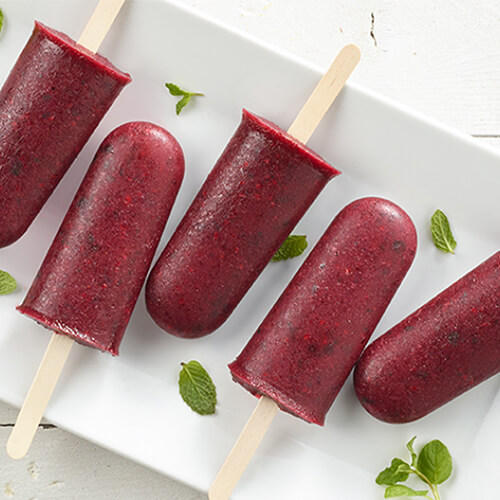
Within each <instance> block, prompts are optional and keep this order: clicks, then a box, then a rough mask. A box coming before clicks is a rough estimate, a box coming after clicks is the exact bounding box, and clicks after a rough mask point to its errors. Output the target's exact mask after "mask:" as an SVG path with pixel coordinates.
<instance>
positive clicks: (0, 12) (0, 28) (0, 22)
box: [0, 9, 3, 33]
mask: <svg viewBox="0 0 500 500" xmlns="http://www.w3.org/2000/svg"><path fill="white" fill-rule="evenodd" d="M2 28H3V12H2V9H0V33H1V32H2Z"/></svg>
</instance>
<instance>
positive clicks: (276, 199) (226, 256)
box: [146, 46, 359, 338]
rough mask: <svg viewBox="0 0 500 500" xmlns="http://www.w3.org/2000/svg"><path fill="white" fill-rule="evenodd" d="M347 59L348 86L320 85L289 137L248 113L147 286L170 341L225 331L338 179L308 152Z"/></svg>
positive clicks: (351, 56)
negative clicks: (317, 200)
mask: <svg viewBox="0 0 500 500" xmlns="http://www.w3.org/2000/svg"><path fill="white" fill-rule="evenodd" d="M342 57H343V58H341V59H340V60H339V61H337V65H338V67H339V68H340V65H341V64H343V65H344V66H343V67H342V68H341V69H342V70H344V73H345V79H344V80H342V78H338V79H334V78H332V79H330V80H327V81H325V84H324V85H322V86H321V87H320V86H318V88H317V90H316V91H315V93H314V94H313V95H312V96H311V98H310V99H309V101H308V102H307V103H306V105H305V106H304V108H303V110H302V111H301V113H300V114H299V115H298V117H297V119H296V120H295V122H294V124H293V125H292V126H291V128H290V129H289V131H288V133H286V132H284V131H283V130H281V129H280V128H279V127H278V126H276V125H274V124H273V123H271V122H269V121H267V120H265V119H263V118H260V117H258V116H255V115H253V114H252V113H249V112H248V111H246V110H244V111H243V117H242V121H241V124H240V126H239V128H238V129H237V130H236V133H235V134H234V136H233V137H232V139H231V140H230V141H229V143H228V145H227V146H226V148H225V150H224V152H223V153H222V156H221V157H220V158H219V160H218V161H217V163H216V165H215V167H214V168H213V170H212V171H211V172H210V174H209V175H208V178H207V179H206V181H205V183H204V184H203V186H202V187H201V189H200V191H199V193H198V195H197V196H196V198H195V199H194V201H193V203H192V204H191V206H190V207H189V209H188V211H187V213H186V214H185V216H184V218H183V219H182V221H181V222H180V224H179V226H178V227H177V229H176V231H175V233H174V235H173V236H172V238H171V239H170V241H169V242H168V244H167V246H166V248H165V250H164V251H163V253H162V255H161V256H160V258H159V259H158V262H157V263H156V264H155V266H154V268H153V270H152V271H151V274H150V277H149V278H148V282H147V285H146V303H147V307H148V311H149V313H150V314H151V316H152V318H153V319H154V320H155V322H156V323H157V324H158V326H160V327H161V328H162V329H164V330H165V331H167V332H168V333H171V334H173V335H177V336H180V337H185V338H196V337H201V336H204V335H207V334H209V333H211V332H213V331H214V330H216V329H217V328H219V327H220V326H221V325H222V324H223V323H224V321H226V319H227V318H228V317H229V315H230V314H231V313H232V311H233V310H234V308H235V307H236V306H237V305H238V303H239V302H240V301H241V299H242V298H243V296H244V295H245V294H246V292H247V291H248V289H249V288H250V287H251V286H252V284H253V283H254V281H255V280H256V279H257V277H258V276H259V275H260V273H261V272H262V270H263V269H264V268H265V266H266V265H267V264H268V263H269V261H270V260H271V258H272V256H273V255H274V254H275V253H276V251H277V250H278V249H279V247H280V246H281V244H282V243H283V241H284V240H285V239H286V237H287V236H288V234H289V233H290V232H291V231H292V229H293V228H294V227H295V225H296V224H297V223H298V221H299V220H300V219H301V218H302V216H303V215H304V213H305V212H306V211H307V209H308V208H309V206H310V205H311V203H312V202H313V201H314V199H315V198H316V197H317V196H318V194H319V193H320V192H321V190H322V189H323V187H324V186H325V185H326V184H327V182H328V181H329V180H330V179H332V178H333V177H334V176H336V175H338V174H339V172H338V171H337V170H335V169H334V168H333V167H331V166H330V165H329V164H328V163H326V162H325V161H324V160H323V159H321V158H320V157H319V156H318V155H316V154H315V153H314V152H313V151H311V150H310V149H309V148H307V147H306V146H305V145H304V143H305V142H307V140H308V139H309V137H310V135H311V134H312V132H313V130H314V128H315V127H316V126H317V124H318V123H319V120H320V119H321V117H322V116H323V114H324V113H325V112H326V110H327V109H328V107H329V105H330V103H331V102H332V101H333V99H334V98H335V96H336V95H337V93H338V92H339V91H340V89H341V88H342V86H343V84H344V82H345V80H346V79H347V77H348V76H349V74H350V72H351V71H352V70H353V69H354V66H355V64H356V63H357V61H358V60H359V50H358V49H357V47H355V46H347V47H346V48H345V49H344V51H343V53H342ZM334 64H335V63H334ZM325 95H326V96H327V97H328V99H326V100H325V99H324V97H325ZM317 110H320V112H319V113H316V111H317Z"/></svg>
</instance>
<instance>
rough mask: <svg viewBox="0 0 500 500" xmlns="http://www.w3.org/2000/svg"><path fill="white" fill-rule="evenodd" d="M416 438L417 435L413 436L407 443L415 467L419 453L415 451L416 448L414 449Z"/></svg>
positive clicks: (412, 464)
mask: <svg viewBox="0 0 500 500" xmlns="http://www.w3.org/2000/svg"><path fill="white" fill-rule="evenodd" d="M415 439H417V436H413V437H412V438H411V439H410V441H408V442H407V443H406V448H407V450H408V451H409V452H410V455H411V466H412V467H415V466H416V465H417V454H416V453H415V450H414V449H413V443H414V442H415Z"/></svg>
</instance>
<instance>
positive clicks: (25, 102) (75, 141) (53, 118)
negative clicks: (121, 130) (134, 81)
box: [0, 1, 131, 248]
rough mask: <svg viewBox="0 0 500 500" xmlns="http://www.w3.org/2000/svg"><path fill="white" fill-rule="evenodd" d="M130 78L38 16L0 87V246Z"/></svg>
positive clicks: (31, 213) (25, 221) (21, 226)
mask: <svg viewBox="0 0 500 500" xmlns="http://www.w3.org/2000/svg"><path fill="white" fill-rule="evenodd" d="M105 3H108V4H109V1H108V2H105ZM97 21H100V19H99V17H98V18H97ZM99 26H101V23H99ZM96 50H97V48H96ZM130 81H131V80H130V76H129V75H128V74H126V73H123V72H122V71H120V70H118V69H116V68H115V67H114V66H113V65H112V64H111V63H110V62H109V61H108V60H106V59H105V58H104V57H102V56H100V55H98V54H94V53H93V52H92V50H89V49H88V48H86V47H84V46H83V45H81V44H77V43H76V42H74V41H73V40H71V39H70V38H69V37H67V36H66V35H64V34H63V33H60V32H58V31H56V30H53V29H51V28H49V27H47V26H45V25H43V24H42V23H40V22H35V28H34V31H33V34H32V36H31V38H30V39H29V40H28V42H27V44H26V46H25V47H24V49H23V51H22V53H21V54H20V56H19V58H18V60H17V62H16V63H15V65H14V67H13V68H12V71H11V72H10V74H9V76H8V78H7V80H6V81H5V84H4V85H3V87H2V89H1V90H0V136H1V138H2V140H1V141H0V248H1V247H5V246H7V245H10V244H12V243H14V242H15V241H16V240H17V239H19V238H20V237H21V236H22V235H23V234H24V232H25V231H26V230H27V229H28V227H29V225H30V224H31V223H32V222H33V220H34V218H35V217H36V216H37V215H38V213H39V212H40V210H41V208H42V206H43V205H44V204H45V202H46V201H47V199H48V198H49V196H50V195H51V194H52V192H53V191H54V189H55V188H56V186H57V184H58V183H59V181H60V180H61V178H62V177H63V175H64V174H65V173H66V171H67V170H68V168H69V167H70V165H71V164H72V163H73V161H74V159H75V158H76V156H77V155H78V153H79V152H80V150H81V149H82V148H83V146H84V145H85V143H86V142H87V141H88V139H89V137H90V136H91V135H92V133H93V131H94V129H95V128H96V127H97V125H98V124H99V122H100V121H101V119H102V118H103V116H104V115H105V114H106V112H107V111H108V109H109V108H110V106H111V105H112V104H113V102H114V100H115V99H116V97H117V96H118V94H119V93H120V92H121V90H122V89H123V87H124V86H125V85H127V84H128V83H129V82H130Z"/></svg>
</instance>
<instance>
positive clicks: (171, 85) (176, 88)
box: [165, 83, 186, 96]
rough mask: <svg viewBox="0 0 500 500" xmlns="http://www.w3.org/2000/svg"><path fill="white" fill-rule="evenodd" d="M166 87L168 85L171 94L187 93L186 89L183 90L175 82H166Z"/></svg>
mask: <svg viewBox="0 0 500 500" xmlns="http://www.w3.org/2000/svg"><path fill="white" fill-rule="evenodd" d="M165 87H167V89H168V90H169V91H170V95H175V96H177V95H186V93H185V92H184V90H181V88H180V87H179V86H178V85H176V84H175V83H166V84H165Z"/></svg>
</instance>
